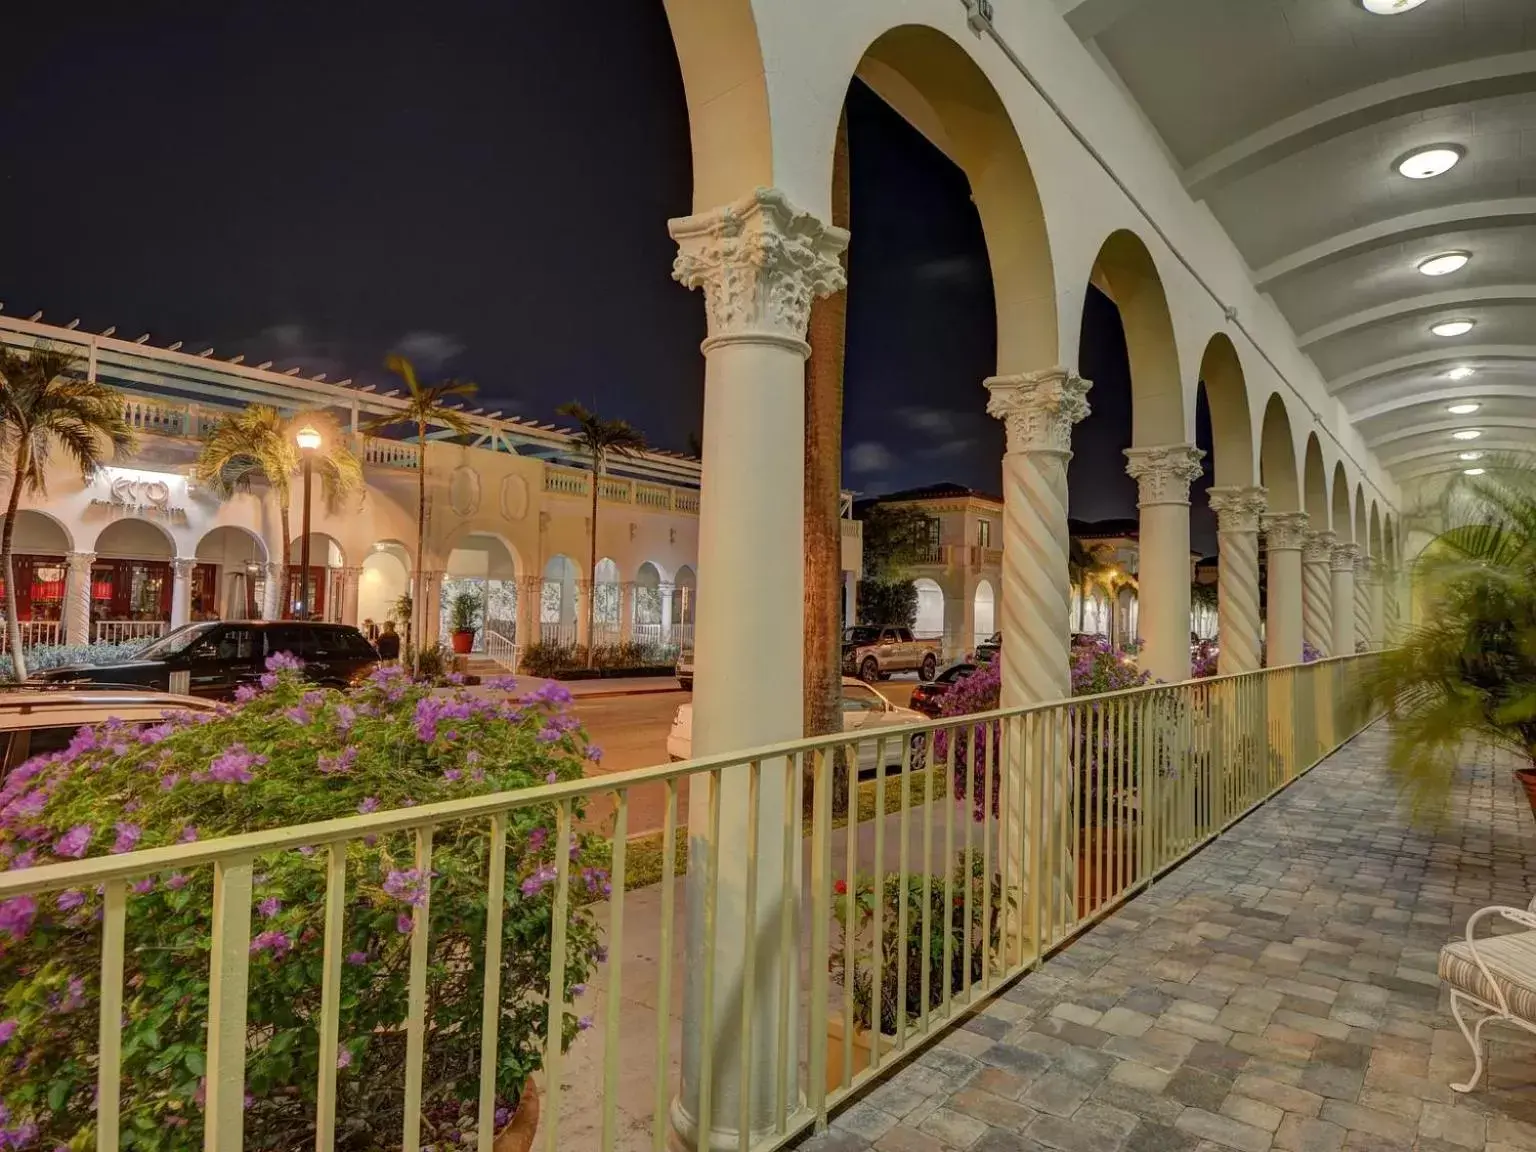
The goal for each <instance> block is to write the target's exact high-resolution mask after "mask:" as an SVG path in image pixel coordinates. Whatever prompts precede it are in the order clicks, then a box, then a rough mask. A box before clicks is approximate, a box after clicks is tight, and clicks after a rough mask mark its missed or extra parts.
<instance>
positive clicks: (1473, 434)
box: [1451, 428, 1482, 440]
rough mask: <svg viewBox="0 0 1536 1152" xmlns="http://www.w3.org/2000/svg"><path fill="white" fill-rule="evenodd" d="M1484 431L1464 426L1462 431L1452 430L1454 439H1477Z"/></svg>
mask: <svg viewBox="0 0 1536 1152" xmlns="http://www.w3.org/2000/svg"><path fill="white" fill-rule="evenodd" d="M1481 435H1482V433H1481V432H1479V431H1478V430H1477V429H1476V428H1463V429H1462V430H1461V431H1460V432H1452V433H1451V439H1452V440H1476V439H1477V438H1478V437H1479V436H1481Z"/></svg>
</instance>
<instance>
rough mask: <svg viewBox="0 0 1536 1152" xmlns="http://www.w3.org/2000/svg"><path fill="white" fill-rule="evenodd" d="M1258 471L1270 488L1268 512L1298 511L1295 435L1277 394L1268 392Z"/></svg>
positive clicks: (1298, 490)
mask: <svg viewBox="0 0 1536 1152" xmlns="http://www.w3.org/2000/svg"><path fill="white" fill-rule="evenodd" d="M1259 471H1260V473H1261V475H1262V477H1263V481H1264V487H1265V488H1267V489H1268V490H1269V510H1270V511H1271V512H1299V511H1301V484H1300V482H1299V481H1298V479H1297V475H1296V438H1295V436H1294V435H1293V434H1292V432H1291V417H1290V414H1289V413H1288V412H1287V411H1286V409H1285V401H1284V400H1283V399H1281V397H1280V393H1278V392H1272V393H1270V397H1269V402H1268V403H1267V404H1265V405H1264V426H1263V428H1262V429H1261V430H1260V433H1259Z"/></svg>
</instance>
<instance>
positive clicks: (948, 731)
mask: <svg viewBox="0 0 1536 1152" xmlns="http://www.w3.org/2000/svg"><path fill="white" fill-rule="evenodd" d="M938 733H939V730H938V729H935V730H934V743H935V747H934V748H932V749H930V755H929V760H930V761H931V762H932V763H931V764H930V766H929V769H928V779H927V781H926V782H925V783H924V785H923V911H922V931H923V937H922V939H923V945H922V948H921V949H920V951H921V954H922V957H923V959H922V968H921V969H920V971H919V972H918V976H917V982H918V995H919V996H920V997H921V1004H920V1005H919V1007H918V1024H919V1027H920V1029H921V1033H922V1035H925V1036H926V1035H927V1034H928V1001H929V999H930V998H931V994H932V987H933V985H932V980H933V972H932V968H933V960H932V954H931V953H932V949H931V948H930V947H929V942H930V941H931V940H932V939H933V909H932V905H933V789H934V784H935V782H936V781H938V780H939V779H941V778H942V779H944V780H948V779H949V776H948V775H947V773H948V771H949V768H948V762H949V760H950V758H951V757H952V756H953V755H954V751H955V728H954V726H953V725H951V726H950V727H948V728H945V729H944V761H943V763H940V761H939V756H938V748H937V742H938ZM941 771H942V772H943V773H945V775H943V776H942V777H941V775H940V773H941Z"/></svg>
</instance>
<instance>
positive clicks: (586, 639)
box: [571, 580, 597, 648]
mask: <svg viewBox="0 0 1536 1152" xmlns="http://www.w3.org/2000/svg"><path fill="white" fill-rule="evenodd" d="M596 587H597V585H596V584H595V583H594V582H593V581H591V580H578V581H576V585H575V588H574V589H573V595H572V597H571V603H572V605H573V606H574V608H575V611H576V647H578V648H590V647H591V646H592V625H593V624H594V623H596V621H594V620H593V619H592V617H591V615H589V613H588V610H587V603H588V598H589V597H590V596H591V595H592V592H593V590H594V589H595V588H596Z"/></svg>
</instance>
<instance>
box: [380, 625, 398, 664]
mask: <svg viewBox="0 0 1536 1152" xmlns="http://www.w3.org/2000/svg"><path fill="white" fill-rule="evenodd" d="M374 647H376V648H377V649H378V650H379V659H380V660H398V659H400V633H398V632H396V631H395V622H394V621H393V620H386V621H384V631H382V632H380V633H379V639H378V642H377V643H376V644H375V645H374Z"/></svg>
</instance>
